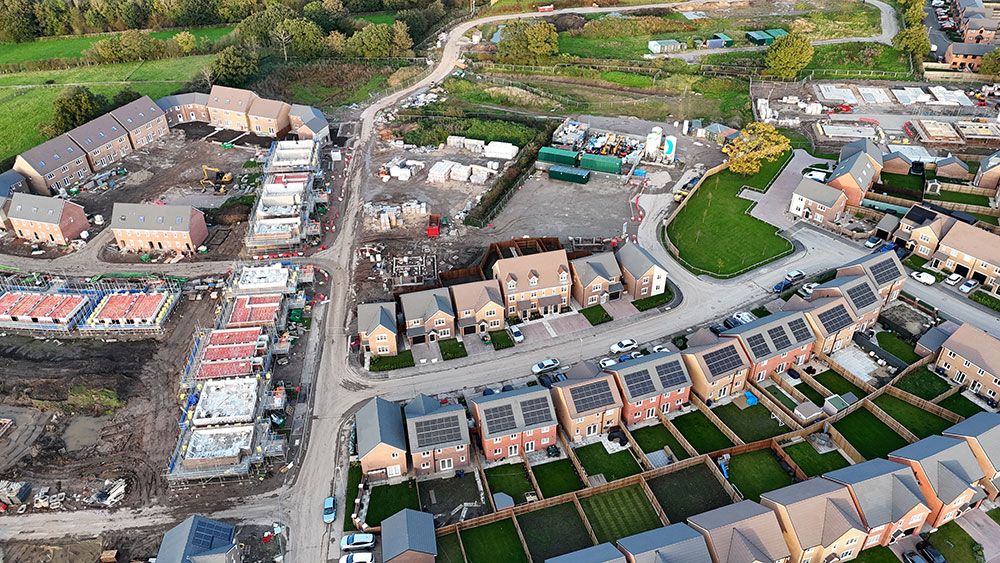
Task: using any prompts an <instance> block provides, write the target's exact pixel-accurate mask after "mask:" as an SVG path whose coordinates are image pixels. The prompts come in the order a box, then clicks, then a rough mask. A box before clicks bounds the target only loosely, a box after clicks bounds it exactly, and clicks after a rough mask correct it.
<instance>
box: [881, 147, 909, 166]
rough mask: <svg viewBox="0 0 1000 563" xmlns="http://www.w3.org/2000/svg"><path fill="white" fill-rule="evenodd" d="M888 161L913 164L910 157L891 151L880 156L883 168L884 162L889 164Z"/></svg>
mask: <svg viewBox="0 0 1000 563" xmlns="http://www.w3.org/2000/svg"><path fill="white" fill-rule="evenodd" d="M890 160H902V161H903V162H905V163H906V164H907V165H910V164H913V160H911V159H910V157H908V156H906V155H905V154H903V153H901V152H899V151H893V152H890V153H886V154H884V155H882V165H883V166H884V165H885V163H886V162H889V161H890Z"/></svg>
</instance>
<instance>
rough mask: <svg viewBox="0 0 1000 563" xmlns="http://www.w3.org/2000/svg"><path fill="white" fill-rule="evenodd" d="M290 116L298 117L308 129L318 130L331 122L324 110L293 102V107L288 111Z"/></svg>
mask: <svg viewBox="0 0 1000 563" xmlns="http://www.w3.org/2000/svg"><path fill="white" fill-rule="evenodd" d="M288 115H289V116H294V117H298V118H299V119H301V120H302V125H304V126H305V127H306V129H308V130H310V131H312V132H314V133H315V132H317V131H319V130H321V129H323V128H324V127H329V126H330V122H329V121H327V119H326V116H325V115H323V112H321V111H319V110H318V109H316V108H314V107H312V106H304V105H302V104H292V109H291V110H289V111H288Z"/></svg>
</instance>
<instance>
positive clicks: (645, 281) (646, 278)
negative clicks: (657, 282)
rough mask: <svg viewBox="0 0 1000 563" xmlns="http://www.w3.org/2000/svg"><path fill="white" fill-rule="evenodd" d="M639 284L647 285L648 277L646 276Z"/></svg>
mask: <svg viewBox="0 0 1000 563" xmlns="http://www.w3.org/2000/svg"><path fill="white" fill-rule="evenodd" d="M641 283H649V276H646V277H644V278H642V282H641Z"/></svg>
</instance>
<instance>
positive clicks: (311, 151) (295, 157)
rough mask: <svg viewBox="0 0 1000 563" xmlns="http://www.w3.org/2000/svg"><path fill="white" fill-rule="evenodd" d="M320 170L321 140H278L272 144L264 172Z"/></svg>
mask: <svg viewBox="0 0 1000 563" xmlns="http://www.w3.org/2000/svg"><path fill="white" fill-rule="evenodd" d="M306 170H308V171H311V172H316V171H317V170H319V141H311V140H301V141H277V142H274V143H272V144H271V148H270V150H268V153H267V158H266V159H265V161H264V172H267V173H272V172H295V171H306Z"/></svg>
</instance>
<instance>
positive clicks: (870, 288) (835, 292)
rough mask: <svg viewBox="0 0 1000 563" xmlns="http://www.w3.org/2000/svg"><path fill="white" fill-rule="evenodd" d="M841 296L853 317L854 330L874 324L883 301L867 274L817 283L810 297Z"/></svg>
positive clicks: (865, 328) (867, 327)
mask: <svg viewBox="0 0 1000 563" xmlns="http://www.w3.org/2000/svg"><path fill="white" fill-rule="evenodd" d="M836 297H843V298H844V300H845V301H846V302H847V305H848V306H849V307H850V309H851V313H853V317H854V318H855V330H861V331H865V330H868V329H869V328H871V327H873V326H874V325H875V322H876V321H878V316H879V313H881V312H882V306H883V302H882V300H881V299H880V298H879V294H878V292H877V290H876V288H875V286H874V285H873V284H872V283H871V281H870V280H869V279H868V276H842V277H839V278H833V279H832V280H830V281H828V282H826V283H824V284H821V285H819V286H818V287H816V288H815V289H814V290H813V293H812V299H817V300H818V299H824V298H836Z"/></svg>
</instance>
